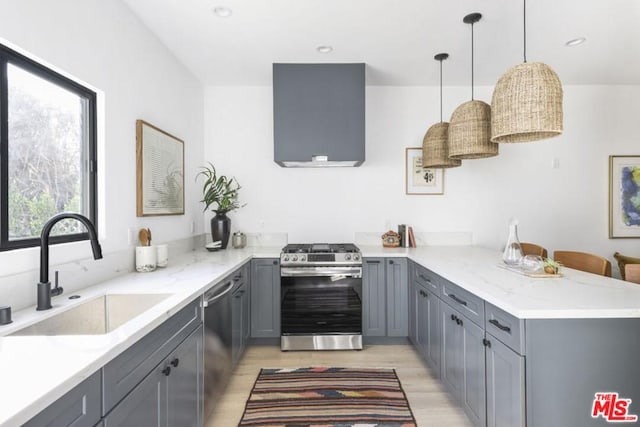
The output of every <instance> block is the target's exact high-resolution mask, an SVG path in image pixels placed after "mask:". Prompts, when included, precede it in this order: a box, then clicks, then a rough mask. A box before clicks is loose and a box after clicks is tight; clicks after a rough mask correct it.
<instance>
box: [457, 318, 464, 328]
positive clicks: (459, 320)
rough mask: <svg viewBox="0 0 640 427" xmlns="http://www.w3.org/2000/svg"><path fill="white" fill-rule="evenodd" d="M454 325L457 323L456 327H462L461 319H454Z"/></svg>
mask: <svg viewBox="0 0 640 427" xmlns="http://www.w3.org/2000/svg"><path fill="white" fill-rule="evenodd" d="M456 323H457V324H458V325H460V326H462V325H463V323H462V319H460V318H457V319H456Z"/></svg>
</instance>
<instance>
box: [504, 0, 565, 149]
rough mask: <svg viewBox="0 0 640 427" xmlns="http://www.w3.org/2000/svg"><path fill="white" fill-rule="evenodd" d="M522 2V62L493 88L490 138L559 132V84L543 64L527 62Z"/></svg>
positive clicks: (521, 138) (545, 135)
mask: <svg viewBox="0 0 640 427" xmlns="http://www.w3.org/2000/svg"><path fill="white" fill-rule="evenodd" d="M523 4H524V12H523V18H524V26H523V28H524V52H523V53H524V54H523V57H524V63H522V64H519V65H516V66H514V67H512V68H511V69H509V70H508V71H507V72H506V73H505V74H504V75H503V76H502V77H500V80H498V83H496V87H495V89H494V91H493V98H492V100H491V111H492V116H491V135H492V136H491V140H492V141H493V142H528V141H537V140H540V139H545V138H551V137H553V136H558V135H560V134H561V133H562V84H561V83H560V79H559V78H558V75H557V74H556V73H555V72H554V71H553V70H552V69H551V67H549V66H548V65H546V64H543V63H541V62H527V1H526V0H523Z"/></svg>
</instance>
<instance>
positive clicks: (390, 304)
mask: <svg viewBox="0 0 640 427" xmlns="http://www.w3.org/2000/svg"><path fill="white" fill-rule="evenodd" d="M408 291H409V283H408V279H407V259H406V258H391V259H390V258H387V259H386V292H387V336H390V337H406V336H407V335H408V333H409V331H408V321H409V317H408V316H407V311H408V304H409V294H408Z"/></svg>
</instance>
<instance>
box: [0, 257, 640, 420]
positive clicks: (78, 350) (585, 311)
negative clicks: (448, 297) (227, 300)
mask: <svg viewBox="0 0 640 427" xmlns="http://www.w3.org/2000/svg"><path fill="white" fill-rule="evenodd" d="M360 249H361V250H362V253H363V256H365V257H408V258H409V259H412V260H414V261H416V262H418V263H419V264H421V265H423V266H424V267H426V268H428V269H430V270H432V271H433V272H435V273H436V274H438V275H440V276H442V277H444V278H446V279H448V280H449V281H451V282H454V283H456V284H457V285H459V286H461V287H463V288H465V289H467V290H468V291H470V292H472V293H474V294H476V295H478V296H479V297H481V298H483V299H484V300H486V301H488V302H490V303H492V304H494V305H496V306H498V307H499V308H502V309H503V310H505V311H507V312H509V313H511V314H513V315H515V316H517V317H520V318H524V319H541V318H598V317H601V318H606V317H640V286H639V285H634V284H630V283H627V282H623V281H620V280H616V279H610V278H604V277H600V276H596V275H592V274H588V273H583V272H580V271H576V270H571V269H567V268H565V269H563V273H564V275H565V277H564V278H557V279H534V278H528V277H525V276H522V275H519V274H517V273H514V272H511V271H507V270H504V269H502V268H500V267H499V266H498V265H499V264H500V263H501V254H500V253H499V252H498V251H495V250H491V249H484V248H478V247H473V246H431V247H428V246H426V247H420V248H414V249H405V248H394V249H387V248H383V247H381V246H360ZM280 250H281V247H258V248H246V249H243V250H224V251H219V252H211V253H209V252H207V251H205V250H204V249H200V250H198V251H195V252H189V253H187V254H184V255H182V256H179V257H175V258H172V262H171V265H170V266H169V267H167V268H165V269H158V270H156V271H154V272H152V273H130V274H126V275H123V276H120V277H118V278H115V279H113V280H109V281H106V282H103V283H100V284H98V285H95V286H91V287H88V288H86V289H83V290H82V291H80V292H75V293H74V294H78V295H80V296H81V298H80V299H79V300H69V299H68V297H69V296H70V295H65V294H63V295H62V296H59V297H55V298H53V305H54V308H53V309H52V310H49V311H47V312H46V313H43V312H36V311H35V310H34V308H33V307H31V308H28V309H25V310H21V311H18V312H16V313H14V315H13V319H14V323H12V324H10V325H5V326H0V334H2V335H7V334H10V333H12V332H14V331H15V330H17V329H20V328H22V327H24V326H26V325H29V324H31V323H34V322H36V321H40V320H43V319H45V318H46V317H48V316H51V315H55V314H56V313H58V312H60V311H61V310H65V309H66V308H68V307H70V306H73V305H76V304H78V303H81V302H82V300H86V299H88V298H92V297H95V296H98V295H103V294H105V293H162V294H171V296H170V297H168V298H167V299H165V300H163V301H161V302H160V303H159V304H157V305H155V306H154V307H153V308H151V309H149V310H147V311H145V312H144V313H143V314H141V315H140V316H138V317H136V318H134V319H132V320H131V321H129V322H127V323H125V324H124V325H122V326H121V327H119V328H117V329H116V330H114V331H113V332H111V333H109V334H105V335H93V336H86V335H83V336H49V337H43V336H23V337H20V336H17V337H14V336H10V337H8V336H2V337H0V379H1V381H2V384H3V387H0V402H2V405H0V426H18V425H21V424H22V423H24V422H25V421H27V420H29V419H30V418H31V417H32V416H34V415H35V414H37V413H39V412H40V411H41V410H43V409H44V408H46V407H47V406H48V405H50V404H51V403H53V402H54V401H55V400H56V399H58V398H59V397H61V396H63V395H64V394H65V393H66V392H67V391H69V390H71V389H72V388H73V387H75V386H76V385H78V384H79V383H80V382H82V381H83V380H84V379H85V378H87V377H89V376H90V375H91V374H93V373H94V372H96V371H97V370H98V369H100V368H101V367H102V366H103V365H104V364H106V363H107V362H109V361H110V360H112V359H113V358H115V357H116V356H118V355H119V354H120V353H122V352H123V351H124V350H126V349H127V348H128V347H130V346H131V345H132V344H133V343H135V342H136V341H137V340H138V339H140V338H141V337H143V336H144V335H146V334H147V333H149V332H150V331H151V330H153V329H154V328H155V327H157V326H158V325H160V324H161V323H162V322H164V321H165V320H166V319H167V318H169V317H170V316H171V315H173V314H175V313H176V312H178V311H179V310H180V309H181V308H183V307H184V306H186V305H187V304H188V303H189V302H190V301H193V300H194V299H195V298H197V297H198V296H200V295H202V294H203V293H204V292H205V291H206V290H207V289H209V288H210V287H211V286H213V285H215V284H216V283H217V282H219V281H220V280H222V279H223V278H224V277H226V276H227V275H228V274H230V273H231V272H232V271H234V270H235V269H236V268H238V267H240V266H241V265H242V264H243V263H245V262H246V261H248V260H250V259H251V258H254V257H257V258H278V257H279V255H280Z"/></svg>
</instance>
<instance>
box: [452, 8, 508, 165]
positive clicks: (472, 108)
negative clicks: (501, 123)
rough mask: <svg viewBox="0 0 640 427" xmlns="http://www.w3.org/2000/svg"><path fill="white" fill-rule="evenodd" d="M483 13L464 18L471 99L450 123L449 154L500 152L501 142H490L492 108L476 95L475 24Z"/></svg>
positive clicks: (469, 155)
mask: <svg viewBox="0 0 640 427" xmlns="http://www.w3.org/2000/svg"><path fill="white" fill-rule="evenodd" d="M480 18H482V15H481V14H480V13H470V14H469V15H467V16H465V17H464V18H463V20H462V22H464V23H465V24H471V101H468V102H465V103H464V104H462V105H460V106H459V107H458V108H456V109H455V111H454V112H453V114H452V115H451V122H450V124H449V157H450V158H452V159H481V158H485V157H493V156H497V155H498V144H496V143H495V142H491V107H490V106H489V104H487V103H486V102H483V101H477V100H475V99H474V98H473V24H475V23H476V22H478V21H480Z"/></svg>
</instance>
